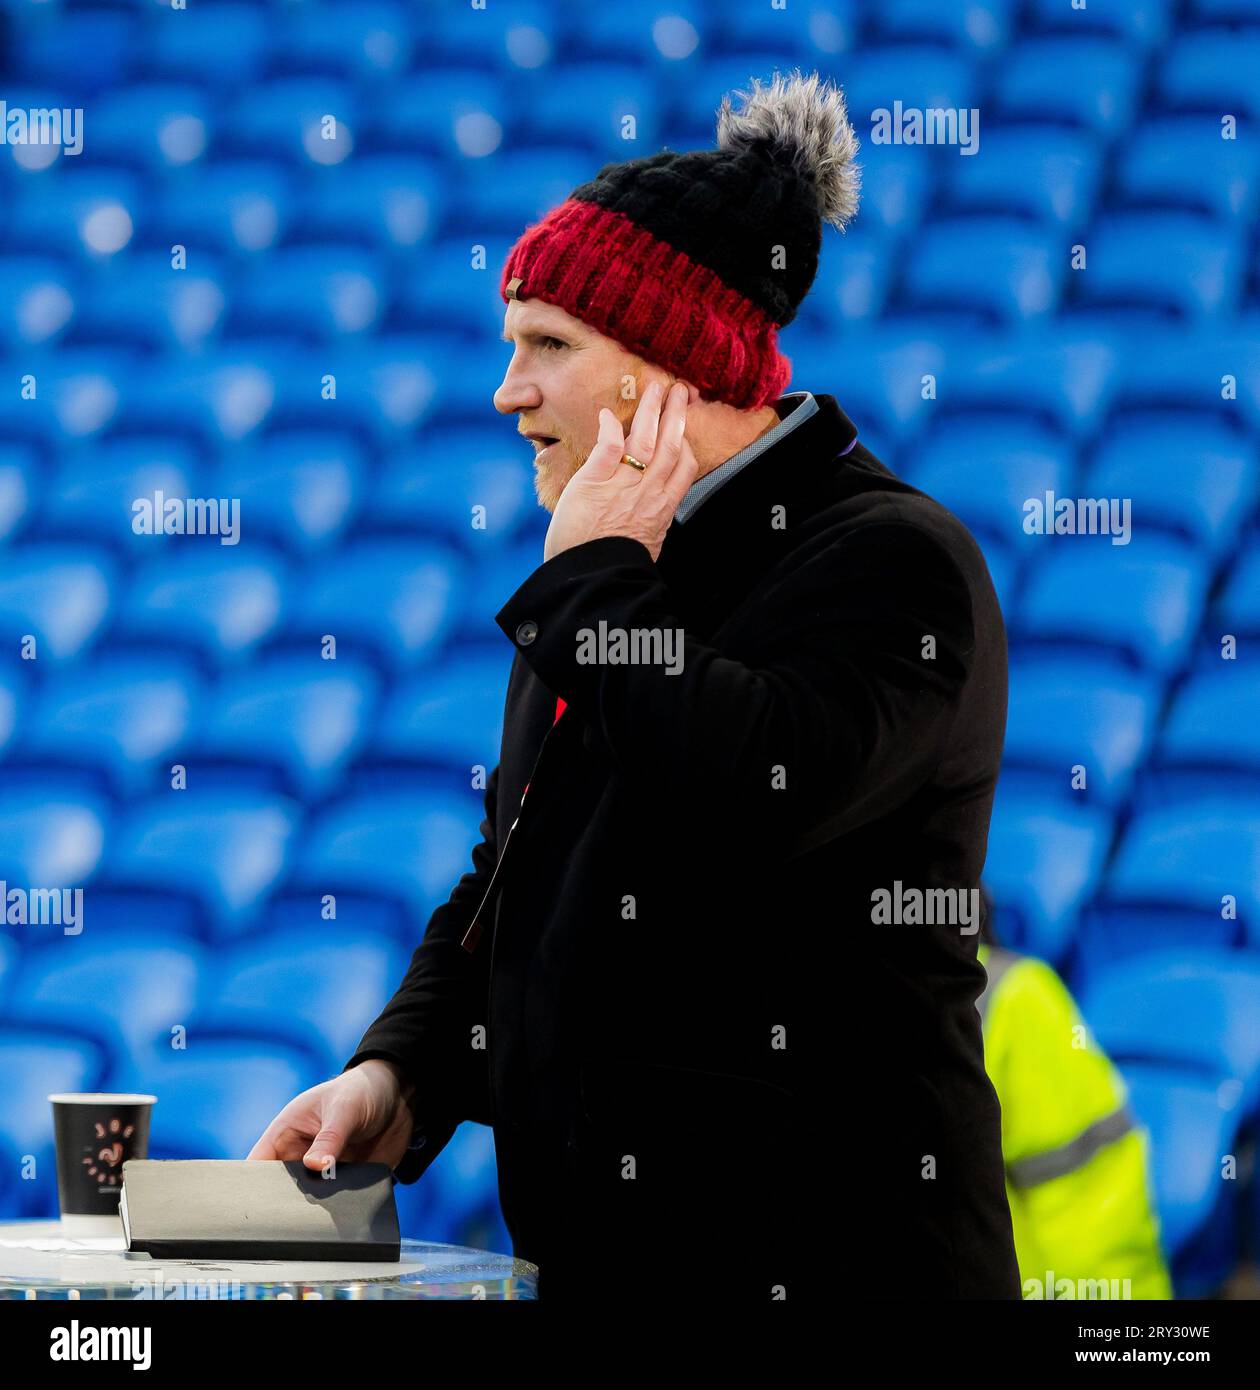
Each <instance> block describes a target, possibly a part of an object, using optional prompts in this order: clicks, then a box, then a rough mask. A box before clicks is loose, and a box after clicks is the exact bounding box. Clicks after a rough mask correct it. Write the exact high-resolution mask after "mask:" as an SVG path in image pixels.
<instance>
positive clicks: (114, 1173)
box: [83, 1115, 136, 1187]
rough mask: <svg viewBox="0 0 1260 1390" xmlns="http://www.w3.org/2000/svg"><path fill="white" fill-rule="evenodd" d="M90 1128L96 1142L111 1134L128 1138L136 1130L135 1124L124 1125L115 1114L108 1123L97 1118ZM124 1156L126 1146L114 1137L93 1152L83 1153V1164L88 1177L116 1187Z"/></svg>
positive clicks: (102, 1185) (120, 1178) (102, 1184)
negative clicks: (111, 1141)
mask: <svg viewBox="0 0 1260 1390" xmlns="http://www.w3.org/2000/svg"><path fill="white" fill-rule="evenodd" d="M92 1128H93V1129H94V1130H95V1131H96V1134H95V1139H96V1143H97V1144H99V1143H100V1141H101V1140H102V1139H108V1138H110V1136H111V1135H115V1136H116V1135H121V1136H122V1139H130V1138H131V1136H132V1135H133V1134H134V1133H135V1132H136V1127H135V1125H124V1124H123V1123H122V1121H121V1120H120V1119H119V1118H118V1116H117V1115H115V1116H113V1117H112V1118H111V1119H110V1121H109V1124H108V1125H103V1124H101V1122H100V1121H99V1120H97V1121H96V1123H95V1124H94V1125H93V1126H92ZM85 1147H87V1146H86V1145H85ZM93 1147H95V1146H93ZM126 1156H127V1148H126V1146H125V1145H124V1144H123V1143H121V1142H120V1140H119V1139H118V1138H115V1139H114V1141H113V1143H111V1144H107V1145H106V1146H105V1147H103V1148H96V1149H95V1152H94V1153H89V1154H85V1155H84V1158H83V1164H84V1167H86V1168H87V1171H88V1177H91V1178H95V1179H96V1180H97V1182H98V1184H99V1185H100V1186H101V1187H117V1186H118V1184H119V1183H120V1182H121V1181H122V1162H123V1159H124V1158H126Z"/></svg>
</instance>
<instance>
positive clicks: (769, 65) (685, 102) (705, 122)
mask: <svg viewBox="0 0 1260 1390" xmlns="http://www.w3.org/2000/svg"><path fill="white" fill-rule="evenodd" d="M662 37H664V38H665V39H666V42H668V43H671V44H672V43H674V42H675V41H676V40H681V41H683V42H684V43H685V42H686V30H685V29H678V30H674V31H672V32H671V33H670V34H669V35H668V36H666V35H665V34H664V31H662ZM706 54H707V50H706V49H705V48H704V47H703V46H699V47H696V48H695V49H694V50H693V51H692V52H691V53H690V54H688V55H687V56H686V58H685V59H665V58H664V56H663V54H662V53H661V52H660V51H659V50H658V51H657V52H656V53H655V55H654V61H655V63H656V64H658V65H660V67H659V77H660V80H661V81H662V83H663V84H664V87H663V90H664V91H665V92H666V93H667V94H668V95H667V97H666V98H664V100H665V102H666V105H667V107H668V119H667V120H666V124H665V129H664V132H663V139H664V143H665V145H666V147H667V148H669V149H675V150H692V149H712V148H713V146H714V142H715V139H716V134H717V113H718V108H719V107H720V105H721V102H722V97H723V96H724V95H727V94H729V95H730V97H731V101H732V103H734V104H735V105H738V98H737V97H736V93H737V92H738V91H748V90H750V88H751V83H752V79H753V78H754V77H757V78H759V79H761V81H762V82H767V83H768V82H769V81H770V79H771V78H772V76H773V74H774V73H775V72H776V71H778V72H783V73H786V72H787V71H788V70H789V69H790V68H791V67H793V66H794V65H795V64H794V62H793V61H792V60H790V59H789V58H788V57H787V55H786V54H784V53H783V52H782V51H780V50H779V49H778V48H777V47H775V46H773V45H772V46H771V47H769V48H767V49H765V50H763V51H761V52H756V53H740V54H729V53H727V54H719V53H716V52H715V53H714V54H713V56H706ZM608 56H609V57H612V56H616V57H617V58H618V59H620V61H622V62H624V61H625V59H626V56H627V55H626V52H625V51H624V50H623V51H622V52H621V53H620V54H617V55H612V54H610V55H608ZM651 152H652V151H651V150H650V148H649V149H646V150H643V151H642V153H643V154H649V153H651ZM608 157H609V158H614V159H617V158H624V156H623V155H618V154H616V153H615V152H613V153H611V154H610V155H609V156H608Z"/></svg>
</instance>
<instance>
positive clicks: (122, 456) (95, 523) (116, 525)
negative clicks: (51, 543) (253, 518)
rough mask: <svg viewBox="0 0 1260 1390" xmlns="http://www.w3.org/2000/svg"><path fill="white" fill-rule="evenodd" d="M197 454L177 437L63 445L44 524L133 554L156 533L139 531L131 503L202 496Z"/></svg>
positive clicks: (46, 502) (50, 531) (58, 532)
mask: <svg viewBox="0 0 1260 1390" xmlns="http://www.w3.org/2000/svg"><path fill="white" fill-rule="evenodd" d="M202 481H203V478H202V475H201V472H200V469H199V467H198V462H197V457H196V454H195V453H194V452H193V450H191V449H190V448H189V447H188V445H187V443H186V442H185V441H183V440H180V439H162V438H158V437H155V436H151V435H149V436H142V437H140V438H115V439H110V440H107V441H105V442H103V443H93V444H92V445H90V446H85V445H80V446H79V447H78V448H77V449H75V450H63V451H62V454H61V462H60V465H59V467H58V468H57V470H56V471H55V472H54V473H53V474H52V476H51V479H50V481H49V484H48V487H47V492H46V494H45V498H44V514H43V521H42V529H43V530H44V531H45V532H46V533H47V534H48V535H50V536H56V537H65V538H68V539H71V540H81V541H97V542H102V541H103V542H105V543H106V544H108V545H110V546H112V547H113V548H114V550H115V551H116V552H122V553H127V552H130V553H131V554H132V555H136V554H139V553H141V552H143V550H144V548H145V546H152V545H153V544H154V538H153V537H152V536H146V535H141V534H137V532H136V531H135V529H134V527H133V522H134V521H135V520H136V518H137V515H138V513H137V512H136V510H135V505H134V504H135V503H136V502H137V501H139V500H140V499H147V500H148V501H149V502H150V504H152V502H153V498H154V496H155V494H157V493H158V492H160V493H161V494H162V497H163V499H165V498H180V499H187V498H189V497H200V496H203V495H204V494H203V492H202V490H201V483H202Z"/></svg>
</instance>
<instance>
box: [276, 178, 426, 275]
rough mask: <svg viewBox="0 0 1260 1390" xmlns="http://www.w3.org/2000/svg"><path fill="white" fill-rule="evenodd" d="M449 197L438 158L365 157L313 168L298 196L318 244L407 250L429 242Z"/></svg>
mask: <svg viewBox="0 0 1260 1390" xmlns="http://www.w3.org/2000/svg"><path fill="white" fill-rule="evenodd" d="M450 201H451V197H450V187H449V184H448V183H447V180H446V177H445V171H444V169H443V166H442V165H441V164H440V162H439V161H437V160H432V159H418V158H415V157H414V156H404V155H377V156H372V155H366V156H363V157H362V158H355V159H352V160H347V161H346V163H344V164H338V165H335V166H333V167H331V168H328V169H322V170H319V171H317V172H316V176H315V177H313V178H312V179H311V180H310V181H309V182H308V184H307V186H306V187H305V188H304V190H303V192H302V194H301V214H300V216H301V225H302V229H303V233H304V235H306V236H308V237H311V238H314V239H317V240H318V241H320V242H324V241H341V242H353V243H355V244H357V245H359V246H363V247H369V248H375V249H379V250H385V251H398V252H400V253H402V252H408V253H409V252H411V251H413V250H414V249H415V248H416V247H418V246H421V245H425V244H427V243H430V242H431V241H432V240H433V237H434V236H435V235H436V233H437V230H438V228H439V227H440V226H441V224H442V220H443V218H444V217H445V216H446V213H447V208H448V205H449V203H450ZM428 255H429V253H428V252H426V253H425V257H426V264H427V260H428Z"/></svg>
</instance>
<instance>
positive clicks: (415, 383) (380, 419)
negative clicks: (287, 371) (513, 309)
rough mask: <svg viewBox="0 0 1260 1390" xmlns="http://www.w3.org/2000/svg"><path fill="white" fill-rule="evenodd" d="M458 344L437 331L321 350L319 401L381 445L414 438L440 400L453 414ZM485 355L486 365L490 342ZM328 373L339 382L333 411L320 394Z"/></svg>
mask: <svg viewBox="0 0 1260 1390" xmlns="http://www.w3.org/2000/svg"><path fill="white" fill-rule="evenodd" d="M500 322H502V320H500ZM457 348H458V343H457V340H454V339H452V338H451V337H448V336H439V335H437V334H433V335H427V336H419V335H417V336H413V337H396V336H393V335H379V336H377V337H372V338H367V339H364V340H363V341H362V342H358V343H355V344H354V345H353V346H352V347H349V346H339V347H337V348H336V349H333V350H331V351H328V352H324V353H321V354H320V359H321V362H322V366H319V365H317V364H314V363H313V364H312V366H314V367H315V370H314V371H313V372H312V373H311V382H312V386H311V391H312V393H313V395H314V396H315V404H316V405H317V406H318V405H321V404H322V405H323V406H324V409H325V414H326V415H329V414H334V413H335V416H336V424H337V425H339V426H341V427H343V428H344V427H345V426H346V425H347V424H349V425H350V426H351V427H353V428H355V429H357V430H360V431H362V432H363V433H364V434H365V435H367V436H368V437H369V438H370V439H371V441H372V442H373V443H375V444H377V445H378V446H381V447H387V446H390V445H395V444H397V443H398V442H399V441H401V440H408V441H409V440H410V439H411V438H412V437H413V436H414V434H415V432H416V431H417V430H418V429H420V428H421V427H422V426H424V425H425V424H426V422H427V420H428V418H429V416H430V414H431V413H432V412H433V411H435V410H437V409H438V405H439V399H441V408H442V412H443V415H444V416H446V415H448V414H449V407H448V401H447V399H446V395H445V394H444V393H449V392H453V391H455V390H458V388H459V385H460V383H459V382H458V381H456V380H455V379H453V377H452V376H451V375H450V374H449V371H448V369H449V367H450V354H451V353H452V352H454V351H456V350H457ZM481 359H482V363H483V364H485V363H486V353H485V344H484V342H483V344H482V350H481ZM322 372H328V373H330V374H331V375H333V376H335V377H336V381H337V404H336V406H335V408H333V409H331V410H330V409H329V405H328V403H327V402H321V401H320V400H319V399H318V395H319V381H320V376H321V373H322ZM310 423H312V424H313V423H314V421H313V420H312V421H311V422H310Z"/></svg>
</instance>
